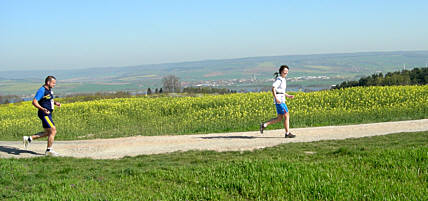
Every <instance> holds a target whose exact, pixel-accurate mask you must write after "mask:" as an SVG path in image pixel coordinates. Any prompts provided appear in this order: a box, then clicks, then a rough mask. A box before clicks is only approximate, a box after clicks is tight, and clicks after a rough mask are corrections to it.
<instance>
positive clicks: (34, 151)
mask: <svg viewBox="0 0 428 201" xmlns="http://www.w3.org/2000/svg"><path fill="white" fill-rule="evenodd" d="M427 130H428V119H422V120H412V121H398V122H385V123H372V124H360V125H349V126H326V127H312V128H295V129H291V131H292V132H293V134H296V135H297V137H296V138H291V139H290V138H284V130H283V129H281V130H267V131H265V132H264V134H263V135H261V134H260V133H259V132H258V131H257V132H256V131H251V132H234V133H214V134H201V135H179V136H135V137H124V138H115V139H95V140H78V141H55V143H54V149H55V151H56V152H58V153H60V154H61V155H62V156H70V157H76V158H85V157H89V158H94V159H116V158H122V157H124V156H137V155H145V154H160V153H169V152H175V151H188V150H215V151H244V150H254V149H261V148H265V147H272V146H276V145H279V144H283V143H292V142H313V141H320V140H340V139H346V138H359V137H367V136H376V135H386V134H391V133H400V132H416V131H427ZM45 149H46V138H44V139H43V140H39V141H33V143H31V144H30V146H29V147H28V150H25V149H24V146H23V144H22V141H0V158H27V157H37V156H44V155H43V154H44V151H45Z"/></svg>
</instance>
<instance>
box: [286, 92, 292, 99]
mask: <svg viewBox="0 0 428 201" xmlns="http://www.w3.org/2000/svg"><path fill="white" fill-rule="evenodd" d="M285 96H286V97H287V98H294V96H293V95H288V94H287V93H285Z"/></svg>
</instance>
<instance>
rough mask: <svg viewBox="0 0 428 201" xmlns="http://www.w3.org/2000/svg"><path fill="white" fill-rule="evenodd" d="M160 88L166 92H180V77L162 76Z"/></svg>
mask: <svg viewBox="0 0 428 201" xmlns="http://www.w3.org/2000/svg"><path fill="white" fill-rule="evenodd" d="M162 88H163V89H164V90H165V91H166V92H172V93H176V92H180V89H181V82H180V78H178V77H177V76H175V75H167V76H165V77H163V78H162Z"/></svg>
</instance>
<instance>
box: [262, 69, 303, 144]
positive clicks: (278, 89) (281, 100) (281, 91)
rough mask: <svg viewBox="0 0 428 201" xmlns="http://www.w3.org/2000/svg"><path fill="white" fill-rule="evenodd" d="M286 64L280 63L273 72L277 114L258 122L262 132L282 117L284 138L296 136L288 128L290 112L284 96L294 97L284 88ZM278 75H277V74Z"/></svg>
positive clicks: (273, 92)
mask: <svg viewBox="0 0 428 201" xmlns="http://www.w3.org/2000/svg"><path fill="white" fill-rule="evenodd" d="M288 69H289V68H288V66H287V65H282V66H281V67H280V68H279V71H278V73H275V76H276V79H275V82H274V83H273V84H272V94H273V101H274V104H275V106H276V113H277V114H278V116H277V117H276V118H273V119H271V120H269V121H268V122H266V123H261V124H260V133H262V134H263V130H264V129H265V128H266V127H267V126H269V125H271V124H274V123H277V122H280V121H282V119H284V128H285V138H293V137H296V136H295V135H293V134H291V133H290V128H289V120H290V114H289V112H288V107H287V105H286V104H285V98H286V97H287V98H294V96H292V95H288V94H287V93H285V89H286V88H287V81H286V80H285V77H286V76H287V74H288ZM278 75H279V76H278Z"/></svg>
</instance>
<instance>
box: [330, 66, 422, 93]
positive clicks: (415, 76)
mask: <svg viewBox="0 0 428 201" xmlns="http://www.w3.org/2000/svg"><path fill="white" fill-rule="evenodd" d="M427 83H428V68H414V69H412V70H402V71H395V72H392V73H391V72H389V73H387V74H385V75H383V74H382V73H375V74H373V75H371V76H367V77H363V78H360V79H359V80H357V81H344V82H342V83H341V84H338V85H336V86H333V87H332V89H342V88H348V87H357V86H393V85H425V84H427Z"/></svg>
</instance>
